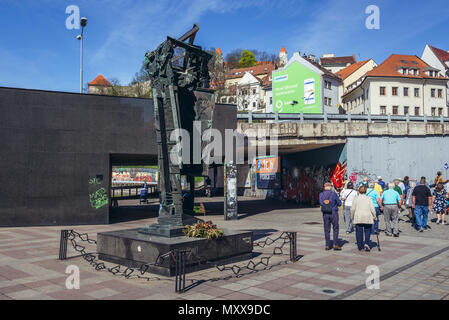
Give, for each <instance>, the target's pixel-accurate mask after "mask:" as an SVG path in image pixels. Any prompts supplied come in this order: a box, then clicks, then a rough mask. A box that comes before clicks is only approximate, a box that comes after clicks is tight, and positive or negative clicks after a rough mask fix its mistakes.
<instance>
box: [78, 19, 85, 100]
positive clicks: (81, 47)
mask: <svg viewBox="0 0 449 320" xmlns="http://www.w3.org/2000/svg"><path fill="white" fill-rule="evenodd" d="M86 25H87V18H84V17H83V18H81V34H80V35H78V36H77V37H76V38H77V39H78V40H80V41H81V42H80V93H83V34H84V27H85V26H86Z"/></svg>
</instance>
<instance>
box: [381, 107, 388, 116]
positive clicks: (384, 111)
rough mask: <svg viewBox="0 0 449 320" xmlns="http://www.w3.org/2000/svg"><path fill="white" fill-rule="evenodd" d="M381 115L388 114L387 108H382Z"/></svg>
mask: <svg viewBox="0 0 449 320" xmlns="http://www.w3.org/2000/svg"><path fill="white" fill-rule="evenodd" d="M380 114H387V106H380Z"/></svg>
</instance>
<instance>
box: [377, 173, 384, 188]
mask: <svg viewBox="0 0 449 320" xmlns="http://www.w3.org/2000/svg"><path fill="white" fill-rule="evenodd" d="M377 183H378V184H379V185H380V186H381V187H382V190H385V182H384V181H383V180H382V177H381V176H378V177H377Z"/></svg>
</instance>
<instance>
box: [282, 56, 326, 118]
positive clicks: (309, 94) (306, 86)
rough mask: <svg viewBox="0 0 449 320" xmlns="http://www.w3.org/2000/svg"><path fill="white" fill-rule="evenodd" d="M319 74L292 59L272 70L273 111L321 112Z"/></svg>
mask: <svg viewBox="0 0 449 320" xmlns="http://www.w3.org/2000/svg"><path fill="white" fill-rule="evenodd" d="M320 79H321V78H320V75H319V74H318V73H316V72H315V71H313V70H311V69H309V68H307V67H306V66H304V65H302V64H301V63H299V62H297V61H294V62H293V63H292V64H291V65H290V66H288V67H287V68H285V69H284V70H280V71H275V72H273V111H274V112H276V111H278V112H279V113H300V112H301V111H302V112H304V113H321V80H320Z"/></svg>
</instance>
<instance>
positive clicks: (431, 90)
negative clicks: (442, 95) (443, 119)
mask: <svg viewBox="0 0 449 320" xmlns="http://www.w3.org/2000/svg"><path fill="white" fill-rule="evenodd" d="M430 96H431V97H432V98H435V89H430Z"/></svg>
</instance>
